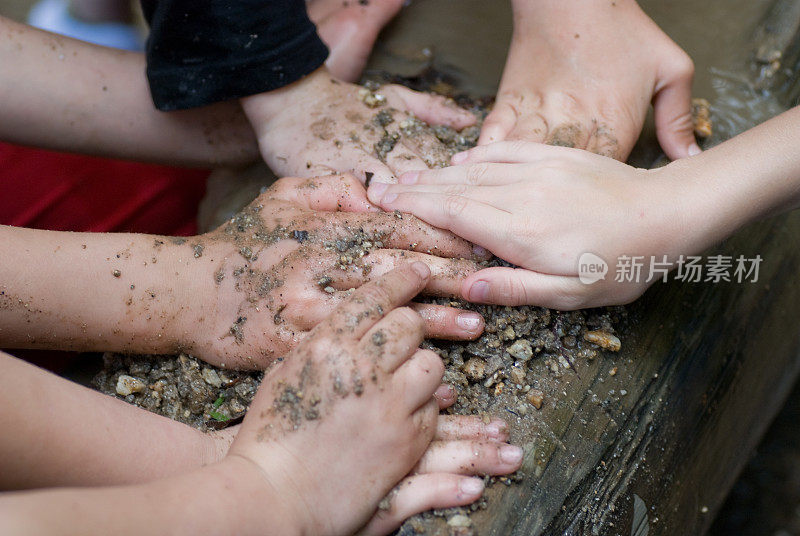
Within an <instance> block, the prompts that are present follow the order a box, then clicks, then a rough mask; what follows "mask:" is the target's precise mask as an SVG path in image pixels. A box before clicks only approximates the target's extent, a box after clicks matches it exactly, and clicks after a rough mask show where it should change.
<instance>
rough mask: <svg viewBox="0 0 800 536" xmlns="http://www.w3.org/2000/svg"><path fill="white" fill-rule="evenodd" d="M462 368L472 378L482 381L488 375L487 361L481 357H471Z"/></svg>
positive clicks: (475, 380)
mask: <svg viewBox="0 0 800 536" xmlns="http://www.w3.org/2000/svg"><path fill="white" fill-rule="evenodd" d="M461 370H462V371H463V372H464V374H466V375H467V378H469V379H470V380H472V381H474V382H477V381H480V380H482V379H483V378H484V377H485V376H486V361H484V360H483V359H481V358H479V357H471V358H469V359H468V360H467V362H466V363H464V365H463V366H462V367H461Z"/></svg>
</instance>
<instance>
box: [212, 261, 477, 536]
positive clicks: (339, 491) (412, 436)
mask: <svg viewBox="0 0 800 536" xmlns="http://www.w3.org/2000/svg"><path fill="white" fill-rule="evenodd" d="M429 280H430V271H429V270H428V268H427V267H426V266H425V265H424V264H422V263H414V264H411V265H407V266H404V267H401V268H398V269H396V270H394V271H392V272H390V273H388V274H387V275H385V276H384V277H382V278H380V279H378V280H377V281H374V282H372V283H369V284H367V285H365V286H363V287H361V288H360V289H358V290H356V291H355V292H354V293H353V295H352V296H350V297H349V298H348V299H347V300H345V302H344V303H342V304H341V305H340V306H339V307H338V308H337V309H336V310H335V311H334V312H333V313H332V314H331V315H330V316H329V317H328V318H327V319H325V320H324V321H323V322H322V323H320V324H319V325H318V326H317V327H316V328H315V329H314V330H313V331H312V332H311V333H310V334H309V336H308V337H307V338H306V339H305V340H303V342H301V343H300V344H299V345H298V347H297V348H295V350H293V351H292V353H291V354H290V355H289V356H288V357H287V359H285V360H283V361H282V362H281V363H278V364H276V365H275V366H274V367H273V368H272V369H271V370H270V371H268V372H267V374H266V376H265V377H264V381H263V382H262V384H261V387H260V388H259V391H258V393H257V395H256V397H255V399H254V400H253V403H252V404H251V406H250V410H249V412H248V413H247V416H246V417H245V419H244V423H243V424H242V426H241V429H240V431H239V433H238V435H237V437H236V439H235V440H234V443H233V445H232V446H231V449H230V452H229V455H228V457H227V458H226V460H225V461H223V462H222V463H223V465H227V470H226V472H230V473H233V474H236V475H241V476H240V477H237V478H236V479H235V480H236V481H240V482H242V488H241V493H242V500H243V501H247V502H248V503H251V504H253V505H254V507H253V508H252V509H250V510H249V511H251V512H253V514H254V516H253V517H252V518H250V519H247V520H242V521H243V522H244V523H245V527H246V526H247V524H246V523H247V522H248V521H249V522H250V523H253V525H252V526H258V527H264V526H274V523H275V522H280V521H290V522H292V523H293V524H294V525H295V527H294V528H295V529H296V530H291V531H288V530H286V527H282V528H283V531H281V530H278V531H276V532H280V533H284V531H285V533H290V532H291V533H296V534H319V535H326V534H330V535H335V534H352V533H353V532H355V531H356V530H357V529H359V528H360V527H362V526H363V525H364V524H365V523H367V522H368V520H369V519H370V518H371V517H372V516H373V515H375V513H376V511H377V510H378V507H379V503H380V502H381V500H382V499H383V498H384V497H385V496H386V495H387V494H388V493H389V491H390V490H391V489H392V488H393V487H394V486H395V485H396V484H397V483H398V482H399V481H400V480H401V479H402V478H403V477H404V476H405V475H406V474H407V473H408V472H409V471H410V470H411V469H412V467H414V465H415V464H417V463H418V462H419V460H420V458H421V457H422V454H423V452H425V450H426V448H428V445H429V444H430V443H431V440H433V439H434V437H435V435H436V433H437V418H438V417H437V414H438V410H439V407H438V404H437V402H436V400H435V399H434V396H433V395H434V393H435V392H436V391H437V388H438V387H439V385H440V383H441V379H442V374H443V372H444V366H443V364H442V361H441V359H440V358H439V356H437V355H436V354H435V353H433V352H432V351H430V350H420V349H419V344H420V343H421V342H422V339H423V335H424V331H425V330H424V322H423V320H422V318H421V317H420V316H419V315H417V314H416V313H415V312H414V311H412V310H410V309H408V308H406V307H401V306H402V305H403V304H405V303H407V302H408V301H409V300H411V299H412V298H413V297H414V296H415V295H417V293H418V292H420V291H421V290H422V289H423V288H424V287H425V286H426V284H427V283H429ZM484 433H485V431H484ZM264 475H266V478H264ZM450 484H454V485H455V486H454V487H455V490H460V491H459V492H458V493H455V494H454V493H453V490H451V489H450V487H449V486H444V487H443V488H442V489H437V490H429V495H430V496H431V497H434V496H439V500H440V502H442V503H444V504H445V505H447V506H453V505H457V504H465V503H469V502H472V501H474V500H476V499H477V498H478V497H480V495H481V493H482V491H483V483H482V482H481V480H480V479H472V478H469V477H462V476H456V475H453V480H452V481H451V482H450ZM398 496H399V492H398ZM392 502H393V503H395V504H397V500H396V498H395V500H394V501H392ZM435 503H436V501H434V500H432V499H428V500H427V502H426V505H427V504H435ZM256 505H262V506H261V507H258V506H256ZM263 505H270V506H271V507H272V509H273V511H272V512H266V511H264V510H263ZM426 505H421V506H423V507H424V506H426ZM276 506H277V507H279V508H281V509H283V510H284V511H283V514H284V515H281V516H276V515H275V512H274V510H275V509H276V508H275V507H276ZM408 506H411V505H407V506H406V507H404V508H407V507H408ZM418 506H419V505H418ZM412 509H413V510H414V512H416V511H419V508H418V507H417V508H413V507H412ZM397 511H402V510H397ZM412 513H413V512H412ZM259 514H260V515H259ZM268 515H269V516H271V518H269V517H267V516H268ZM404 515H405V514H404ZM259 517H260V519H259ZM400 521H402V519H400ZM391 528H392V527H391V526H389V524H386V523H385V524H381V523H380V522H379V521H373V523H372V524H371V525H370V527H368V528H367V529H366V530H365V532H366V533H367V534H383V533H387V532H388V531H389V530H391ZM242 532H248V530H242Z"/></svg>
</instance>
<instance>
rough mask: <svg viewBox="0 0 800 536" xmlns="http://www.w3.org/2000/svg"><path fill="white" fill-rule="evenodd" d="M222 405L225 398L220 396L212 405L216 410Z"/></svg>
mask: <svg viewBox="0 0 800 536" xmlns="http://www.w3.org/2000/svg"><path fill="white" fill-rule="evenodd" d="M224 403H225V397H224V396H222V395H219V398H218V399H216V400H215V401H214V404H213V405H214V407H215V408H218V407H220V406H221V405H222V404H224Z"/></svg>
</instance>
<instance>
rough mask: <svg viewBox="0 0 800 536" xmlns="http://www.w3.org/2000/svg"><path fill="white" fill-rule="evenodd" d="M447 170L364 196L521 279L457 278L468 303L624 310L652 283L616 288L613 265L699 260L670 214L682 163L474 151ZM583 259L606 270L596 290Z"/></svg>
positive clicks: (514, 145) (499, 146)
mask: <svg viewBox="0 0 800 536" xmlns="http://www.w3.org/2000/svg"><path fill="white" fill-rule="evenodd" d="M453 160H454V162H456V163H458V164H459V165H456V166H453V167H450V168H445V169H439V170H430V171H426V172H421V173H410V174H408V175H404V176H403V177H401V178H400V181H401V184H396V185H394V184H391V185H384V184H374V185H372V186H370V188H369V190H368V195H369V198H370V200H371V201H372V202H373V203H375V204H377V205H379V206H381V207H382V208H384V209H385V210H400V211H408V212H410V213H413V214H415V215H416V216H417V217H419V218H420V219H422V220H424V221H426V222H428V223H430V224H431V225H433V226H436V227H440V228H442V229H449V230H451V231H453V232H454V233H455V234H457V235H459V236H463V237H464V238H466V239H468V240H471V241H472V242H474V243H475V244H478V245H480V246H483V247H484V248H486V249H487V250H489V251H491V252H492V253H494V254H495V255H497V256H498V257H500V258H502V259H505V260H507V261H508V262H510V263H512V264H515V265H516V266H519V267H521V268H524V269H514V268H502V267H497V268H487V269H485V270H481V271H479V272H476V273H474V274H472V275H470V276H468V277H467V278H466V279H465V280H464V283H463V286H462V288H461V291H462V294H463V296H464V298H465V299H467V300H470V301H473V302H479V303H496V304H503V305H522V304H533V305H542V306H546V307H552V308H555V309H561V310H571V309H578V308H582V307H596V306H600V305H611V304H621V303H627V302H630V301H632V300H634V299H636V298H637V297H639V295H641V294H642V292H644V290H645V289H646V288H647V287H648V286H649V285H650V284H652V283H653V282H654V281H655V280H660V279H658V278H656V279H653V278H649V277H648V276H647V272H646V270H645V269H642V270H640V272H641V274H642V276H640V277H634V276H635V273H632V274H631V275H630V277H628V276H625V277H617V275H618V274H617V273H615V272H616V270H617V266H618V263H619V262H621V261H620V260H621V259H624V258H625V257H627V258H629V259H630V258H632V257H638V258H640V259H643V261H642V262H645V261H646V262H648V263H649V262H650V259H651V258H653V259H655V260H656V261H658V262H663V261H664V260H665V258H666V260H668V261H671V262H674V261H675V259H676V257H677V256H678V255H679V254H687V255H689V254H695V253H696V252H697V251H700V249H702V248H700V246H699V245H698V244H697V243H692V242H691V241H690V236H691V235H689V234H687V232H686V223H685V221H684V219H683V218H682V217H678V216H677V214H679V212H676V210H677V209H676V207H682V206H684V205H687V204H689V203H691V202H692V200H691V199H689V198H690V197H691V196H689V195H688V194H686V193H685V192H684V190H683V189H682V188H683V187H682V186H680V185H681V184H685V183H687V182H688V183H692V181H694V180H695V178H693V177H692V176H690V175H687V174H686V173H685V172H684V171H682V167H681V165H682V164H683V162H684V161H678V162H674V163H673V164H670V165H669V166H666V167H664V168H660V169H657V170H642V169H635V168H633V167H630V166H627V165H625V164H623V163H621V162H616V161H614V160H612V159H610V158H604V157H601V156H598V155H593V154H591V153H587V152H585V151H580V150H577V149H568V148H566V147H548V146H546V145H542V144H538V143H523V142H500V143H494V144H491V145H484V146H479V147H476V148H474V149H471V150H469V151H467V152H466V153H460V154H458V155H456V156H455V157H454V159H453ZM496 162H503V163H496ZM681 181H683V182H681ZM676 185H677V186H676ZM498 186H501V188H498ZM687 190H688V188H687ZM698 236H702V235H698ZM712 243H713V242H712ZM701 245H708V244H707V243H703V244H701ZM698 248H699V249H698ZM586 253H591V254H592V255H594V256H596V257H599V258H600V259H601V261H604V262H605V263H606V264H607V268H608V270H609V271H608V272H607V273H606V274H605V277H604V278H603V279H599V280H593V281H589V282H585V281H581V278H580V274H579V261H580V259H581V257H582V256H583V255H584V254H586ZM673 266H674V264H673Z"/></svg>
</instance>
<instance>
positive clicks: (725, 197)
mask: <svg viewBox="0 0 800 536" xmlns="http://www.w3.org/2000/svg"><path fill="white" fill-rule="evenodd" d="M701 156H702V155H701ZM705 164H706V163H705V162H704V160H703V158H698V157H691V158H684V159H681V160H676V161H674V162H671V163H670V164H668V165H667V166H664V167H663V168H660V169H658V170H654V174H655V175H656V176H657V177H656V180H657V181H658V182H659V183H660V194H659V195H658V196H657V197H656V198H657V199H658V202H659V204H660V206H661V207H662V209H663V210H662V219H661V224H662V225H663V228H664V229H666V230H667V232H666V234H667V236H669V237H670V241H671V242H670V244H669V248H668V253H669V254H671V255H695V254H698V253H700V252H702V251H703V250H705V249H706V248H708V247H710V246H712V245H714V244H716V243H717V242H719V241H721V240H723V239H724V238H726V237H727V236H728V235H730V234H731V233H733V231H735V230H736V229H737V228H738V227H740V226H741V225H743V224H744V223H745V221H746V220H747V219H749V217H750V216H749V215H748V214H747V209H746V207H744V206H739V205H740V203H739V202H738V201H737V195H736V193H735V192H734V191H732V189H731V186H733V185H732V184H730V183H728V184H725V183H723V182H720V181H718V180H716V178H715V174H714V173H713V172H712V171H711V170H709V169H708V166H707V165H705ZM728 179H730V177H728ZM733 189H734V190H735V187H734V188H733Z"/></svg>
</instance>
